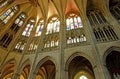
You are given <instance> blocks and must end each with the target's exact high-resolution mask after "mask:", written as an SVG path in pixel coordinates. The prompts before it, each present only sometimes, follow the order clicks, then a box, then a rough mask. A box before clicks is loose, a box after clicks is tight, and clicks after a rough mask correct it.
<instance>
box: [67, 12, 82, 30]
mask: <svg viewBox="0 0 120 79" xmlns="http://www.w3.org/2000/svg"><path fill="white" fill-rule="evenodd" d="M66 26H67V28H66V30H72V29H77V28H82V27H83V25H82V21H81V18H80V17H79V16H78V15H75V14H73V13H71V14H70V15H69V16H68V17H67V19H66Z"/></svg>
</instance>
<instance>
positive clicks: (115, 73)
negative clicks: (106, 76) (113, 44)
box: [106, 51, 120, 79]
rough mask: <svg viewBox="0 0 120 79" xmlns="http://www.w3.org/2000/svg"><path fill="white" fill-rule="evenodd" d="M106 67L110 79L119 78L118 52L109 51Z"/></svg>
mask: <svg viewBox="0 0 120 79" xmlns="http://www.w3.org/2000/svg"><path fill="white" fill-rule="evenodd" d="M106 66H107V69H108V71H109V73H110V75H111V78H112V79H119V78H120V52H118V51H111V52H110V53H109V54H108V55H107V57H106Z"/></svg>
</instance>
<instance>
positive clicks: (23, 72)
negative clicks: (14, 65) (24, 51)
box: [20, 64, 30, 79]
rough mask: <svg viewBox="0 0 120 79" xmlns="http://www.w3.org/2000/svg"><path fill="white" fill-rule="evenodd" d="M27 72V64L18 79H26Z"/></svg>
mask: <svg viewBox="0 0 120 79" xmlns="http://www.w3.org/2000/svg"><path fill="white" fill-rule="evenodd" d="M29 72H30V64H27V65H26V66H25V67H24V68H23V70H22V71H21V74H20V79H28V76H29Z"/></svg>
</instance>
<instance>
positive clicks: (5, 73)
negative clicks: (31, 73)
mask: <svg viewBox="0 0 120 79" xmlns="http://www.w3.org/2000/svg"><path fill="white" fill-rule="evenodd" d="M14 69H15V60H10V61H8V62H7V63H6V64H5V65H4V67H3V68H2V70H1V73H0V79H11V78H12V76H13V74H14Z"/></svg>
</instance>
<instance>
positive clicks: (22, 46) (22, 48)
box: [15, 41, 26, 52]
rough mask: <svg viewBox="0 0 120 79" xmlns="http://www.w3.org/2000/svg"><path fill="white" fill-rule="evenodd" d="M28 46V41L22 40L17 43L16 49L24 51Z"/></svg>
mask: <svg viewBox="0 0 120 79" xmlns="http://www.w3.org/2000/svg"><path fill="white" fill-rule="evenodd" d="M25 46H26V43H25V42H24V41H20V42H18V43H17V44H16V46H15V49H17V50H19V51H20V52H22V51H23V50H24V48H25Z"/></svg>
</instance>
